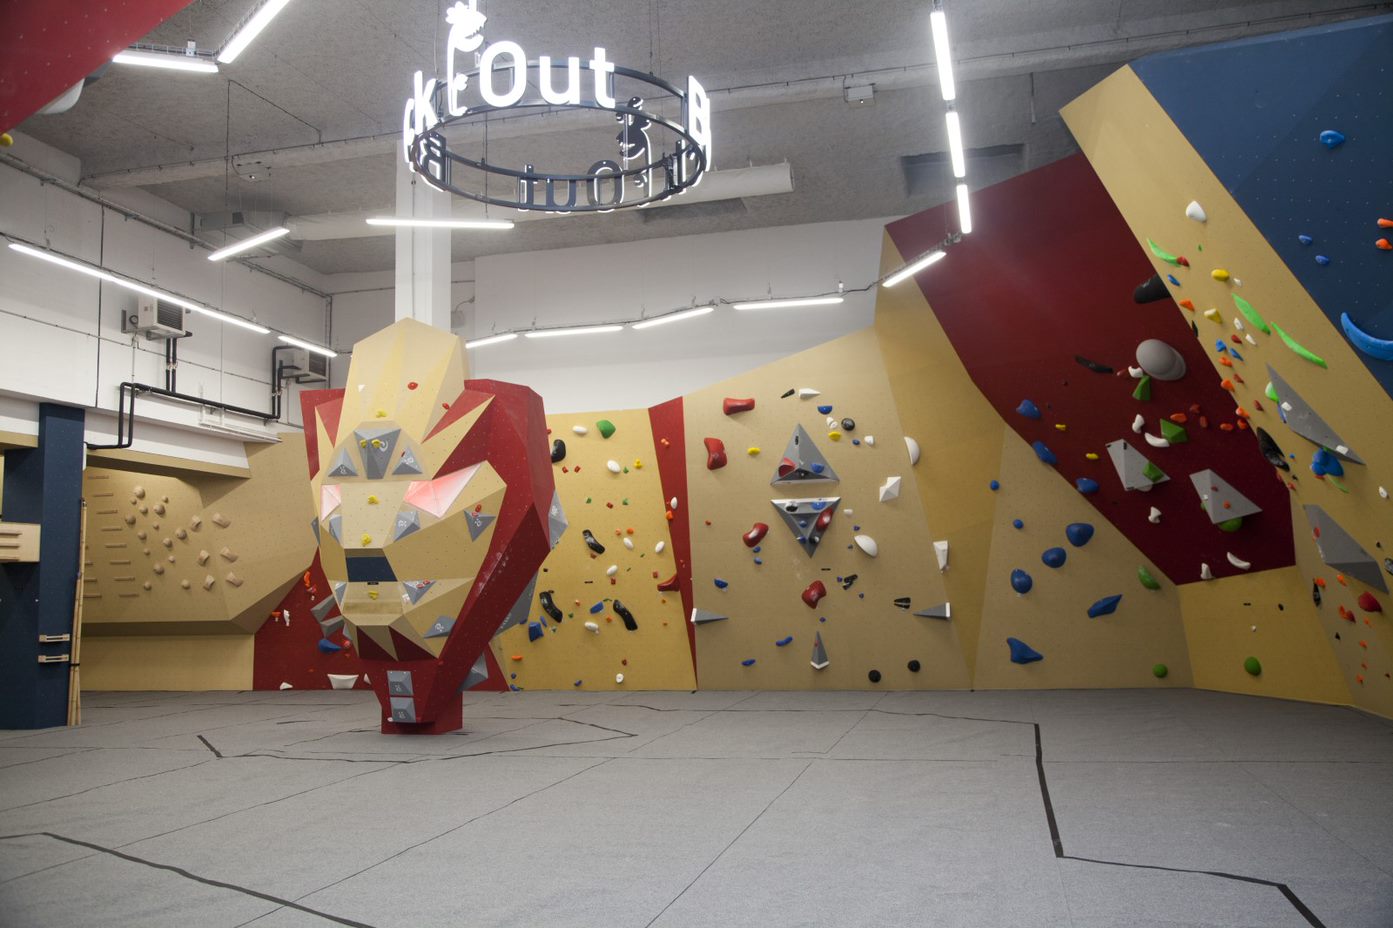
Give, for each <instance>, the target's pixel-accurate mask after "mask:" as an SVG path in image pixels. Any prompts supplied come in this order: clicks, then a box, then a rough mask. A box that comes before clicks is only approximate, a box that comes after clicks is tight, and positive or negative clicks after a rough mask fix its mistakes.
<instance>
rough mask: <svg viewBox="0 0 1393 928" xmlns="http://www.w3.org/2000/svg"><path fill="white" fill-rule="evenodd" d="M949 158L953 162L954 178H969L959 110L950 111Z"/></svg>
mask: <svg viewBox="0 0 1393 928" xmlns="http://www.w3.org/2000/svg"><path fill="white" fill-rule="evenodd" d="M948 157H949V158H951V159H952V161H953V176H954V177H966V176H967V160H966V159H965V158H964V157H963V128H962V126H961V125H959V124H958V113H957V110H949V111H948Z"/></svg>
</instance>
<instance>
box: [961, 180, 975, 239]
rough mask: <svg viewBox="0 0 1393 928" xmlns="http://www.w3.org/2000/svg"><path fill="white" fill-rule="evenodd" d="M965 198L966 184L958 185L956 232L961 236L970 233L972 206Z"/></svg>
mask: <svg viewBox="0 0 1393 928" xmlns="http://www.w3.org/2000/svg"><path fill="white" fill-rule="evenodd" d="M967 196H968V194H967V184H958V231H959V232H961V233H962V234H963V235H966V234H968V233H969V232H971V231H972V204H971V203H969V202H968V200H967Z"/></svg>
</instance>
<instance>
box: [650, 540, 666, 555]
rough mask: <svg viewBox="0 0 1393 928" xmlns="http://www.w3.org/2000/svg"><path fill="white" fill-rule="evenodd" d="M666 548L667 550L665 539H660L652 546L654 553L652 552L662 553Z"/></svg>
mask: <svg viewBox="0 0 1393 928" xmlns="http://www.w3.org/2000/svg"><path fill="white" fill-rule="evenodd" d="M666 550H667V542H666V541H660V542H658V543H657V544H656V545H654V546H653V553H654V554H662V553H663V552H664V551H666Z"/></svg>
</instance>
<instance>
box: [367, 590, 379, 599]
mask: <svg viewBox="0 0 1393 928" xmlns="http://www.w3.org/2000/svg"><path fill="white" fill-rule="evenodd" d="M368 599H377V591H376V590H368Z"/></svg>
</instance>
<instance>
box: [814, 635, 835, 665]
mask: <svg viewBox="0 0 1393 928" xmlns="http://www.w3.org/2000/svg"><path fill="white" fill-rule="evenodd" d="M830 663H831V661H829V660H828V659H827V648H825V647H823V644H822V632H818V633H817V636H816V637H815V638H813V659H812V665H813V669H814V670H821V669H822V668H824V667H826V666H827V665H828V664H830Z"/></svg>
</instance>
